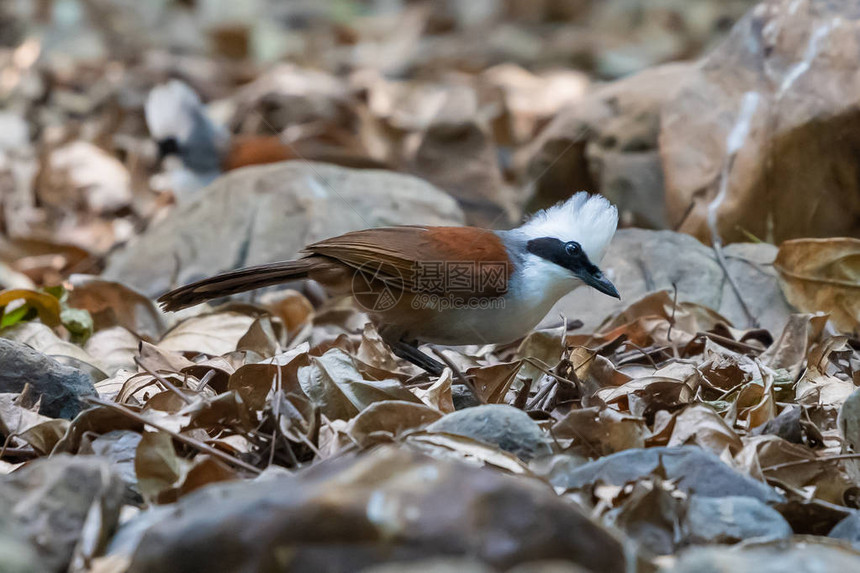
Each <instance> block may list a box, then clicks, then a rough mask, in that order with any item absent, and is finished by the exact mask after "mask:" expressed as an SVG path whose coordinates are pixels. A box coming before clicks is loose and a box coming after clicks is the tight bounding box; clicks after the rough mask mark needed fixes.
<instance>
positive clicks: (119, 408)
mask: <svg viewBox="0 0 860 573" xmlns="http://www.w3.org/2000/svg"><path fill="white" fill-rule="evenodd" d="M85 399H86V401H87V402H89V403H90V404H95V405H97V406H102V407H105V408H109V409H111V410H113V411H115V412H119V413H120V414H123V415H124V416H126V417H128V418H131V419H132V420H134V421H135V422H140V423H141V424H145V425H147V426H152V427H153V428H155V429H156V430H158V431H160V432H164V433H166V434H169V435H170V436H171V437H172V438H173V439H174V440H176V441H178V442H182V443H183V444H185V445H187V446H191V447H192V448H196V449H198V450H200V451H201V452H205V453H207V454H209V455H210V456H212V457H215V458H218V459H220V460H222V461H224V462H227V463H229V464H233V465H236V466H239V467H240V468H242V469H243V470H246V471H249V472H251V473H254V474H259V473H260V469H259V468H256V467H254V466H252V465H251V464H249V463H246V462H243V461H242V460H240V459H238V458H234V457H233V456H231V455H229V454H227V453H224V452H222V451H221V450H219V449H217V448H213V447H212V446H210V445H208V444H204V443H203V442H201V441H200V440H195V439H194V438H190V437H188V436H183V435H182V434H180V433H178V432H174V431H173V430H170V429H168V428H165V427H164V426H162V425H161V424H158V423H156V422H153V421H151V420H147V419H146V418H144V417H143V416H141V415H140V414H138V413H137V412H132V411H131V410H129V409H128V408H126V407H125V406H123V405H121V404H115V403H114V402H108V401H106V400H102V399H100V398H92V397H87V398H85Z"/></svg>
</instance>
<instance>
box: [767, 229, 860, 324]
mask: <svg viewBox="0 0 860 573" xmlns="http://www.w3.org/2000/svg"><path fill="white" fill-rule="evenodd" d="M773 265H774V267H775V268H776V270H777V271H779V276H780V278H781V279H782V282H781V284H782V289H783V292H784V293H785V298H787V299H788V301H789V302H790V303H791V304H793V305H794V306H796V307H797V308H799V309H800V310H802V311H805V312H818V311H823V312H826V313H829V314H830V318H831V320H833V323H834V324H835V325H836V327H837V328H839V329H840V330H843V331H857V330H858V328H860V239H852V238H834V239H794V240H790V241H785V242H783V243H782V244H781V245H780V246H779V253H778V254H777V256H776V260H775V261H774V263H773Z"/></svg>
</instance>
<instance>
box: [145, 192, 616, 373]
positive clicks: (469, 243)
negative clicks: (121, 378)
mask: <svg viewBox="0 0 860 573" xmlns="http://www.w3.org/2000/svg"><path fill="white" fill-rule="evenodd" d="M617 224H618V211H617V210H616V208H615V207H614V206H613V205H612V204H611V203H610V202H609V201H608V200H607V199H605V198H604V197H601V196H597V195H595V196H589V195H588V194H587V193H584V192H583V193H577V194H575V195H573V196H572V197H571V198H570V199H568V200H567V201H565V202H563V203H559V204H558V205H556V206H554V207H550V208H548V209H545V210H543V211H540V212H538V213H536V214H535V215H533V216H532V217H531V218H529V219H528V220H527V221H526V222H525V223H524V224H523V225H521V226H520V227H517V228H516V229H512V230H509V231H492V230H488V229H481V228H476V227H423V226H402V227H380V228H375V229H366V230H362V231H353V232H350V233H345V234H343V235H340V236H337V237H332V238H330V239H325V240H323V241H320V242H317V243H314V244H312V245H308V246H307V247H305V249H304V251H303V253H304V254H303V256H302V257H301V258H298V259H296V260H292V261H284V262H277V263H271V264H266V265H260V266H255V267H249V268H244V269H239V270H235V271H230V272H227V273H223V274H220V275H217V276H213V277H211V278H207V279H203V280H200V281H197V282H194V283H192V284H189V285H186V286H183V287H180V288H177V289H175V290H172V291H170V292H168V293H166V294H164V295H163V296H162V297H161V298H159V302H160V303H161V305H162V307H163V308H164V309H165V310H179V309H182V308H185V307H188V306H193V305H195V304H198V303H201V302H204V301H206V300H210V299H214V298H220V297H223V296H226V295H230V294H235V293H240V292H244V291H248V290H252V289H257V288H262V287H266V286H270V285H275V284H279V283H283V282H288V281H295V280H300V279H313V280H315V281H317V282H319V283H320V284H321V285H322V286H323V287H324V288H325V289H326V290H327V291H328V292H329V293H331V294H332V295H336V296H337V295H352V296H353V298H354V299H355V300H356V301H357V302H358V303H359V304H360V305H361V306H362V307H364V309H366V310H367V312H368V315H369V316H370V318H371V320H372V321H373V323H374V325H375V326H376V328H377V330H378V331H379V333H380V336H381V337H382V339H383V341H385V343H386V344H387V345H388V346H389V347H390V348H391V350H392V352H394V354H396V355H397V356H400V357H401V358H404V359H406V360H408V361H410V362H412V363H413V364H416V365H417V366H419V367H421V368H423V369H425V370H427V371H428V372H431V373H433V374H437V375H438V374H439V373H440V372H441V371H442V369H443V365H442V364H441V363H440V362H438V361H436V360H435V359H433V358H431V357H429V356H427V355H426V354H424V353H423V352H421V351H420V350H419V349H418V345H419V344H421V343H429V344H443V345H466V344H485V343H506V342H511V341H513V340H516V339H517V338H520V337H521V336H523V335H525V334H526V333H527V332H528V331H530V330H531V329H533V328H534V327H535V326H536V325H537V324H538V323H539V322H540V321H541V319H543V318H544V316H546V314H547V312H549V310H550V308H552V306H553V305H554V304H555V303H556V302H557V301H558V300H559V299H560V298H561V297H562V296H564V295H566V294H567V293H569V292H570V291H572V290H574V289H576V288H577V287H579V286H582V285H586V286H588V287H591V288H594V289H596V290H598V291H600V292H602V293H604V294H607V295H609V296H612V297H616V298H620V296H619V294H618V291H617V290H616V288H615V286H614V285H613V284H612V283H611V282H610V281H609V279H607V278H606V276H604V274H603V272H602V271H601V270H600V268H599V267H598V266H597V265H598V263H599V262H600V260H601V259H602V258H603V255H604V253H605V252H606V249H607V247H608V246H609V243H610V241H611V240H612V237H613V235H614V234H615V229H616V227H617Z"/></svg>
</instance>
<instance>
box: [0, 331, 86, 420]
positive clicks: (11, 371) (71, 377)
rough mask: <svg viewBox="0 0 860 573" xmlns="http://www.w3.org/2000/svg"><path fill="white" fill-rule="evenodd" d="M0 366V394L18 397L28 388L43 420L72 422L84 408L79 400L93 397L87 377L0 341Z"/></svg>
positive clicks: (33, 351) (22, 345)
mask: <svg viewBox="0 0 860 573" xmlns="http://www.w3.org/2000/svg"><path fill="white" fill-rule="evenodd" d="M0 364H2V365H3V367H2V368H0V392H4V393H5V392H8V393H19V392H21V391H22V390H23V389H24V386H25V385H27V384H29V385H30V388H31V389H32V391H33V396H34V397H39V398H40V399H41V406H40V408H39V413H40V414H43V415H45V416H51V417H53V418H68V419H71V418H74V417H75V416H76V415H77V414H78V412H80V411H81V409H82V408H83V407H84V403H83V402H82V401H81V398H83V397H84V396H97V394H96V389H95V387H94V386H93V380H92V378H91V377H90V376H89V374H86V373H85V372H82V371H81V370H78V369H76V368H72V367H71V366H65V365H63V364H60V363H59V362H57V361H56V360H54V359H53V358H51V357H50V356H46V355H44V354H42V353H41V352H37V351H36V350H33V349H32V348H30V347H29V346H27V345H26V344H22V343H20V342H15V341H12V340H7V339H5V338H0Z"/></svg>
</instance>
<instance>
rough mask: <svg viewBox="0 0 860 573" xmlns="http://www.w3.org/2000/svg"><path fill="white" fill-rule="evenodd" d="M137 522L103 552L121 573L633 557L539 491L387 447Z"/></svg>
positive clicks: (224, 488)
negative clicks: (125, 557)
mask: <svg viewBox="0 0 860 573" xmlns="http://www.w3.org/2000/svg"><path fill="white" fill-rule="evenodd" d="M138 520H143V521H144V528H142V529H143V531H142V536H141V537H140V541H139V543H137V544H135V543H133V542H132V543H128V544H126V545H125V546H121V545H122V544H119V545H118V546H117V547H114V548H113V550H112V553H114V554H116V555H117V556H119V555H122V553H123V552H126V551H132V552H133V554H132V556H131V564H130V566H129V568H128V571H129V573H138V572H142V571H168V570H169V571H176V572H177V573H181V572H184V571H189V572H190V571H206V570H217V571H223V572H225V573H228V572H232V571H237V572H238V571H275V570H278V571H288V570H289V571H329V572H331V573H338V572H346V571H360V570H362V569H363V568H365V567H369V566H372V565H375V564H380V563H386V562H399V563H400V564H401V566H403V564H404V563H407V562H411V561H420V560H425V559H427V558H430V557H432V558H443V557H454V558H467V557H468V558H471V559H473V560H475V561H477V562H481V563H485V564H487V565H489V566H491V567H492V568H493V569H494V570H508V569H509V568H510V567H513V566H514V565H517V564H520V563H523V562H528V561H536V560H544V559H564V560H565V561H567V562H570V563H572V564H576V565H579V566H582V567H584V568H586V569H587V570H589V571H605V572H606V573H613V572H619V573H620V572H621V571H626V570H627V569H628V565H629V564H630V562H631V561H633V560H635V556H633V555H631V554H630V553H627V554H625V551H624V548H623V547H622V545H621V543H620V542H619V541H618V540H617V539H616V538H615V537H614V536H613V535H612V534H610V533H609V532H608V531H607V530H606V529H604V528H603V527H602V526H600V525H598V524H597V523H595V522H593V521H591V520H590V519H589V518H588V517H587V516H586V515H585V514H584V513H583V512H582V511H581V510H579V509H578V508H577V507H575V506H574V505H572V504H570V503H568V502H566V501H565V500H563V499H560V498H559V497H558V496H557V495H556V494H555V493H554V492H553V491H552V489H551V488H549V487H548V486H546V485H545V484H542V483H540V482H537V481H534V480H524V479H517V478H515V477H512V476H509V475H504V474H502V473H500V472H497V471H495V470H491V469H488V468H481V467H476V466H474V465H470V464H463V463H460V462H453V461H450V460H438V459H433V458H430V457H428V456H424V455H420V454H417V453H415V452H412V451H410V450H408V449H403V448H397V447H384V448H380V449H377V450H375V451H373V452H369V453H365V454H362V455H361V456H357V457H349V456H345V457H340V458H336V459H332V460H329V461H326V462H323V463H321V464H318V465H316V466H314V467H312V468H310V469H308V470H305V471H302V472H298V473H296V474H295V475H291V476H283V477H273V478H270V479H269V480H259V481H256V482H239V483H230V484H216V485H212V486H209V487H206V488H203V489H201V490H200V491H198V492H195V493H193V494H191V495H188V496H186V497H184V498H182V499H180V500H179V502H178V503H176V504H174V505H173V506H171V507H169V508H167V509H166V511H164V512H161V513H159V514H156V515H155V516H153V515H147V514H141V515H140V516H139V517H138V518H136V519H135V520H132V521H131V522H129V523H128V524H127V525H126V526H125V527H126V528H129V529H130V530H137V531H138V532H140V531H141V528H138V527H137V526H136V524H135V522H136V521H138ZM237 532H241V534H239V535H237ZM121 537H126V535H125V534H124V533H123V532H121V533H120V535H119V536H117V539H119V538H121ZM123 547H124V548H123ZM132 547H133V549H132ZM633 566H634V567H635V565H633Z"/></svg>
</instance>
